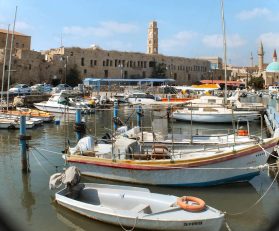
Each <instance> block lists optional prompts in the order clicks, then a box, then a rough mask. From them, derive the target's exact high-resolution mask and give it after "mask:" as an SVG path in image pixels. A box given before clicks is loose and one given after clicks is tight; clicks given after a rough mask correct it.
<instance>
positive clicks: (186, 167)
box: [65, 140, 277, 187]
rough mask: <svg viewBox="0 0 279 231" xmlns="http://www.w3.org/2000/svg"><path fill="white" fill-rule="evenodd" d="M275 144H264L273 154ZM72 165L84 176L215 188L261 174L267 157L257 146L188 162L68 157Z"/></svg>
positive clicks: (140, 182) (142, 182) (141, 182)
mask: <svg viewBox="0 0 279 231" xmlns="http://www.w3.org/2000/svg"><path fill="white" fill-rule="evenodd" d="M276 144H277V140H276V142H273V143H269V144H266V145H265V147H264V148H265V150H266V151H267V152H272V151H273V149H274V147H275V145H276ZM65 158H66V160H67V161H68V163H69V164H70V165H74V166H76V167H78V168H79V169H80V170H81V172H82V174H84V175H88V176H93V177H98V178H104V179H109V180H116V181H124V182H130V183H138V184H149V185H166V186H191V187H192V186H194V187H203V186H212V185H219V184H225V183H232V182H239V181H249V180H250V179H252V178H253V177H255V176H256V175H258V174H259V173H260V169H259V168H256V167H255V168H251V167H254V166H260V165H264V164H265V163H266V161H267V159H268V155H266V154H265V152H264V151H263V150H262V149H261V148H260V147H259V146H257V145H253V146H251V147H250V148H245V149H242V150H240V149H239V150H237V149H235V150H234V151H231V152H228V153H225V154H222V155H220V156H218V155H216V156H213V157H210V158H206V157H205V158H202V159H201V160H199V161H196V162H195V161H189V160H188V161H187V160H181V159H180V160H175V161H171V160H150V161H139V160H137V161H136V160H115V161H113V160H110V159H104V158H97V157H85V156H78V155H67V156H65Z"/></svg>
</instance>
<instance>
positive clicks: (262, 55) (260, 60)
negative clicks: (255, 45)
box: [258, 41, 264, 71]
mask: <svg viewBox="0 0 279 231" xmlns="http://www.w3.org/2000/svg"><path fill="white" fill-rule="evenodd" d="M258 58H259V71H263V63H264V50H263V43H262V41H261V44H260V47H259V49H258Z"/></svg>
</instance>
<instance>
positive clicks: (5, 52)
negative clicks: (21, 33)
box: [1, 24, 10, 111]
mask: <svg viewBox="0 0 279 231" xmlns="http://www.w3.org/2000/svg"><path fill="white" fill-rule="evenodd" d="M9 33H10V24H9V25H8V31H7V35H6V44H5V50H4V61H3V72H2V86H1V111H2V110H3V93H4V81H5V71H6V55H7V46H8V39H9Z"/></svg>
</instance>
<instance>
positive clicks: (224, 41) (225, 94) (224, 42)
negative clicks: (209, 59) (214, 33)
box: [221, 0, 227, 104]
mask: <svg viewBox="0 0 279 231" xmlns="http://www.w3.org/2000/svg"><path fill="white" fill-rule="evenodd" d="M221 10H222V29H223V47H224V65H225V92H224V104H227V42H226V28H225V16H224V0H221Z"/></svg>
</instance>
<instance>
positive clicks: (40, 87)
mask: <svg viewBox="0 0 279 231" xmlns="http://www.w3.org/2000/svg"><path fill="white" fill-rule="evenodd" d="M31 89H32V92H36V93H49V92H51V91H52V86H51V85H50V84H47V83H38V84H35V85H33V86H32V87H31Z"/></svg>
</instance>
